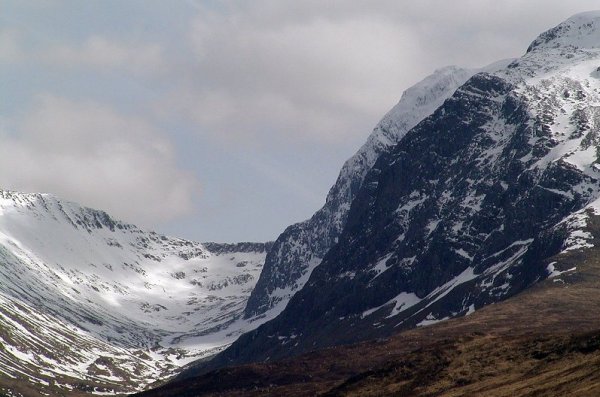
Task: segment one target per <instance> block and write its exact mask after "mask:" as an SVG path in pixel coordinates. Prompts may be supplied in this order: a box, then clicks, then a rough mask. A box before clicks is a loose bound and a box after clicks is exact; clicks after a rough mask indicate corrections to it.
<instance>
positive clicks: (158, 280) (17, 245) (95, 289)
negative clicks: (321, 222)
mask: <svg viewBox="0 0 600 397" xmlns="http://www.w3.org/2000/svg"><path fill="white" fill-rule="evenodd" d="M270 245H271V244H257V243H240V244H216V243H206V244H200V243H196V242H192V241H187V240H182V239H178V238H172V237H167V236H163V235H160V234H157V233H155V232H149V231H144V230H142V229H139V228H138V227H136V226H134V225H130V224H127V223H123V222H120V221H117V220H114V219H112V218H111V217H110V216H109V215H108V214H106V213H105V212H102V211H97V210H93V209H89V208H84V207H81V206H79V205H77V204H75V203H71V202H66V201H62V200H60V199H58V198H56V197H54V196H51V195H46V194H24V193H17V192H9V191H1V190H0V390H1V389H2V388H3V387H5V388H8V389H9V390H12V391H19V390H20V392H21V393H22V394H23V395H25V396H34V395H45V394H44V393H49V394H50V395H66V394H67V393H75V394H76V393H78V392H82V391H96V392H104V393H108V392H111V391H113V390H114V391H118V392H125V391H134V390H140V389H141V388H143V387H144V386H145V385H147V384H149V383H151V382H153V381H156V380H158V379H162V378H164V377H167V376H170V375H172V374H173V373H175V372H176V371H178V370H179V368H180V367H181V366H182V365H184V364H186V363H187V362H189V361H192V360H195V359H199V358H202V357H206V356H209V355H212V354H214V353H215V352H218V351H220V350H222V349H223V348H224V347H225V346H227V345H228V344H230V343H231V342H233V340H235V339H236V338H237V337H238V336H239V335H240V334H241V333H243V332H245V331H247V330H250V329H252V328H254V327H256V326H258V324H260V322H249V321H246V320H243V319H242V318H241V317H242V313H243V309H244V307H245V304H246V301H247V299H248V297H249V295H250V291H251V290H252V289H253V287H254V285H255V283H256V281H257V279H258V276H259V274H260V271H261V269H262V265H263V263H264V258H265V256H266V252H267V251H268V249H269V248H270Z"/></svg>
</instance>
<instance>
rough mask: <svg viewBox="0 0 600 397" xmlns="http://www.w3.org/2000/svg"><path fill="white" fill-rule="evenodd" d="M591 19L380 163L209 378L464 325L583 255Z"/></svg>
mask: <svg viewBox="0 0 600 397" xmlns="http://www.w3.org/2000/svg"><path fill="white" fill-rule="evenodd" d="M599 47H600V13H586V14H581V15H577V16H575V17H573V18H570V19H569V20H567V21H566V22H564V23H563V24H561V25H559V26H558V27H557V28H554V29H552V30H550V31H548V32H546V33H544V34H542V35H541V36H540V37H539V38H538V39H536V41H534V42H533V44H532V45H531V46H530V47H529V50H528V52H527V53H526V54H525V55H524V56H523V57H522V58H520V59H518V60H516V61H514V62H512V63H511V64H510V65H508V66H507V67H506V68H503V69H501V70H499V71H496V72H493V73H485V72H484V73H479V74H476V75H475V76H473V77H472V78H470V79H469V80H468V81H467V82H466V83H465V84H464V85H462V86H461V87H460V88H459V89H458V90H457V91H456V92H455V93H454V95H452V96H451V98H449V99H448V100H446V101H445V102H444V103H443V105H442V106H441V107H439V108H438V109H437V110H436V111H435V112H434V113H433V114H432V115H431V116H430V117H427V118H426V119H424V120H423V121H421V122H420V123H419V124H418V125H417V126H416V127H414V128H412V129H411V130H410V131H409V132H408V133H406V134H405V135H404V136H403V137H402V138H401V139H400V140H399V142H398V144H397V145H395V146H394V147H393V148H392V149H391V150H390V151H389V152H387V153H383V154H382V155H381V156H380V157H379V158H378V159H377V161H376V162H375V164H374V165H373V167H372V168H371V169H370V171H369V172H368V173H367V174H366V176H365V178H364V181H363V182H362V184H361V185H360V189H359V191H358V193H356V196H355V198H354V200H353V201H352V205H351V208H350V209H349V212H348V215H347V221H346V222H345V225H344V227H343V230H342V232H341V234H340V235H339V238H338V241H337V243H336V244H335V245H333V247H332V248H331V249H330V250H329V251H328V252H327V254H326V255H325V256H324V259H323V261H322V263H321V264H320V265H319V266H317V267H316V268H315V269H314V271H313V272H312V274H311V275H310V278H309V279H308V281H307V282H306V284H305V285H304V287H303V288H302V290H300V291H299V292H298V293H296V294H295V295H294V296H293V298H292V299H291V300H290V302H289V304H288V305H287V307H286V309H285V310H284V311H283V312H282V313H281V315H280V316H278V317H277V318H276V319H275V320H274V321H271V322H269V323H266V324H264V325H263V326H262V327H260V328H259V329H257V330H256V331H254V332H251V333H249V334H247V335H244V336H243V337H241V338H240V339H239V340H238V341H237V342H236V343H234V344H233V345H232V346H231V347H230V348H229V349H228V350H226V351H225V352H224V353H223V354H221V355H220V356H218V357H217V359H216V360H214V361H213V362H212V364H211V366H212V367H215V366H222V365H226V364H230V363H241V362H247V361H255V360H269V359H275V358H278V357H283V356H287V355H292V354H296V353H300V352H304V351H307V350H310V349H314V348H318V347H324V346H330V345H334V344H339V343H346V342H352V341H357V340H361V339H366V338H370V337H375V336H384V335H388V334H390V333H392V332H397V331H398V330H401V329H406V328H411V327H418V326H424V325H428V324H431V323H434V322H437V321H441V320H444V319H447V318H452V317H456V316H462V315H468V314H470V313H471V312H473V311H474V310H477V309H478V308H480V307H481V306H483V305H486V304H489V303H492V302H496V301H499V300H502V299H505V298H507V297H509V296H512V295H514V294H516V293H517V292H519V291H522V290H523V289H525V288H527V287H529V286H531V285H532V284H533V283H535V282H536V281H538V280H540V279H543V278H545V277H547V276H548V275H549V274H552V273H553V272H555V271H557V270H556V269H554V267H553V266H554V264H552V263H549V262H548V260H547V258H550V257H551V256H553V255H555V254H557V253H559V252H562V251H565V250H578V249H585V247H586V246H589V244H590V243H589V235H588V234H586V232H585V230H584V229H585V225H586V222H587V219H588V215H587V214H589V213H592V212H597V211H598V208H599V206H598V201H597V200H598V198H599V197H600V183H599V182H600V181H599V178H600V167H599V165H598V163H599V161H600V160H599V158H598V147H599V143H600V132H599V131H600V72H599V70H600V67H599V66H600V48H599Z"/></svg>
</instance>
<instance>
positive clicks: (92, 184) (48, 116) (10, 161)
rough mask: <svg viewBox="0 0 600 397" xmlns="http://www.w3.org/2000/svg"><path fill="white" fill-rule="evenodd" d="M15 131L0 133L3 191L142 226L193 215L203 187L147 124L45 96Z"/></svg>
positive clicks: (108, 110) (89, 105)
mask: <svg viewBox="0 0 600 397" xmlns="http://www.w3.org/2000/svg"><path fill="white" fill-rule="evenodd" d="M17 128H18V131H17V133H16V134H15V133H14V132H13V133H11V134H9V133H8V132H7V131H1V132H0V138H2V145H1V146H0V180H1V181H2V183H3V186H2V187H3V188H10V189H14V190H22V191H34V192H36V191H43V192H51V193H55V194H58V195H60V196H63V197H67V198H69V199H71V200H74V201H78V202H81V203H85V204H86V205H89V206H94V207H97V208H102V209H105V210H108V211H110V212H111V213H113V214H114V215H116V216H118V217H121V218H124V219H126V220H129V221H135V222H138V223H141V224H143V225H151V224H155V223H157V222H161V221H166V220H170V219H173V218H176V217H178V216H182V215H184V214H189V213H190V212H192V211H193V200H194V197H195V195H196V194H197V193H198V189H199V185H198V182H197V181H196V179H195V178H194V177H193V176H192V175H190V174H188V173H186V172H185V171H182V170H181V169H179V168H178V166H177V164H176V161H175V153H174V152H173V147H172V146H171V144H170V143H169V141H168V140H167V139H166V138H165V137H164V136H162V134H161V133H160V132H159V131H157V130H156V129H155V128H154V127H152V126H151V125H149V124H148V123H147V122H145V121H143V120H140V119H138V118H135V117H131V116H123V115H120V114H118V113H117V112H115V111H114V110H113V109H111V108H109V107H107V106H103V105H100V104H98V103H92V102H83V103H82V102H78V103H76V102H73V101H70V100H67V99H64V98H60V97H56V96H51V95H44V96H41V97H40V98H38V100H37V103H36V105H35V107H34V108H33V109H31V110H30V111H29V112H27V113H26V114H25V115H24V116H23V118H22V121H21V122H20V123H18V127H17Z"/></svg>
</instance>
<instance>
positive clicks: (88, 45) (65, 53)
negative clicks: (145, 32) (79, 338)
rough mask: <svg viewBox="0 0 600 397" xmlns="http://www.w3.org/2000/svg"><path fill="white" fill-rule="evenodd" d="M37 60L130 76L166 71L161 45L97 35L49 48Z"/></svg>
mask: <svg viewBox="0 0 600 397" xmlns="http://www.w3.org/2000/svg"><path fill="white" fill-rule="evenodd" d="M38 57H39V58H41V59H42V60H43V61H45V62H47V63H49V64H55V65H59V66H63V67H73V66H85V67H92V68H97V69H100V70H114V69H116V70H126V71H130V72H133V73H158V72H161V71H164V68H165V62H164V60H163V49H162V47H161V46H160V45H158V44H152V43H139V42H126V41H116V40H109V39H108V38H106V37H103V36H100V35H93V36H90V37H89V38H87V39H86V40H85V41H84V42H83V43H82V44H80V45H78V46H73V45H66V44H62V45H58V46H54V47H50V48H49V49H47V50H44V51H42V52H41V53H40V54H38Z"/></svg>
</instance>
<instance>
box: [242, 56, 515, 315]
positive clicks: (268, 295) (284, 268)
mask: <svg viewBox="0 0 600 397" xmlns="http://www.w3.org/2000/svg"><path fill="white" fill-rule="evenodd" d="M508 62H509V61H508V60H507V61H501V62H498V63H495V64H492V65H489V66H488V67H486V68H484V69H465V68H459V67H456V66H449V67H445V68H442V69H439V70H436V71H435V72H434V73H433V74H431V75H430V76H428V77H426V78H425V79H424V80H422V81H421V82H419V83H417V84H415V85H414V86H412V87H411V88H409V89H407V90H406V91H405V92H404V93H403V94H402V97H401V99H400V101H399V102H398V104H396V106H394V107H393V108H392V109H391V110H390V111H389V112H388V113H387V114H386V115H385V116H384V117H383V119H382V120H381V121H380V122H379V123H378V124H377V126H376V127H375V128H374V130H373V132H372V133H371V135H370V136H369V138H368V139H367V142H366V143H365V144H364V145H363V146H362V147H361V148H360V149H359V150H358V151H357V152H356V154H354V155H353V156H352V157H351V158H350V159H348V160H347V161H346V163H345V164H344V166H343V167H342V169H341V171H340V174H339V176H338V178H337V181H336V182H335V184H334V185H333V186H332V188H331V189H330V191H329V194H328V195H327V199H326V202H325V205H324V206H323V207H322V208H321V209H320V210H319V211H317V212H316V213H315V214H314V215H313V216H312V217H311V218H310V219H308V220H306V221H304V222H300V223H297V224H294V225H292V226H290V227H288V228H287V229H286V230H285V231H284V232H283V233H282V234H281V235H280V236H279V238H278V239H277V241H276V242H275V245H274V249H273V250H272V251H271V252H270V253H269V254H268V255H267V259H266V262H265V267H264V270H263V272H262V273H261V276H260V279H259V281H258V283H257V285H256V288H255V289H254V291H253V292H252V295H251V296H250V299H249V301H248V305H247V307H246V310H245V317H246V318H251V317H254V316H260V315H262V314H264V313H266V312H268V311H272V312H274V313H279V312H280V311H281V310H283V308H284V307H285V305H286V304H287V302H288V301H289V299H290V298H291V296H292V295H293V294H294V293H295V292H297V291H298V290H300V289H301V288H302V287H303V286H304V284H305V283H306V281H307V280H308V278H309V277H310V274H311V272H312V271H313V269H314V268H315V267H316V266H317V265H318V264H319V263H321V260H322V259H323V257H324V256H325V254H326V253H327V251H329V249H330V248H331V247H332V246H333V245H334V244H336V243H337V241H338V237H339V235H340V233H341V232H342V229H343V228H344V226H345V224H346V220H347V218H348V211H349V210H350V205H351V203H352V201H353V200H354V198H355V197H356V194H357V193H358V191H359V189H360V187H361V185H362V182H363V180H364V178H365V175H366V174H367V172H368V171H369V170H370V169H371V167H372V166H373V164H374V163H375V160H376V159H377V158H378V157H379V156H381V154H383V153H386V152H388V151H389V150H390V149H391V148H393V147H394V146H395V145H396V144H397V143H398V142H399V141H400V140H401V139H402V137H404V135H405V134H406V133H407V132H408V131H409V130H410V129H411V128H413V127H414V126H415V125H417V124H418V123H419V122H420V121H421V120H423V119H424V118H425V117H427V116H429V115H430V114H431V113H433V111H434V110H435V109H437V108H438V107H439V106H440V105H441V104H442V103H443V102H444V101H445V100H446V99H447V98H448V97H450V96H451V95H452V94H453V93H454V91H456V89H457V88H458V87H460V86H461V85H462V84H464V83H465V81H467V80H468V79H469V78H470V77H471V76H472V75H474V74H475V73H477V72H480V71H482V70H496V69H498V68H501V67H502V66H505V65H506V64H507V63H508ZM269 314H270V315H272V314H271V313H269Z"/></svg>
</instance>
